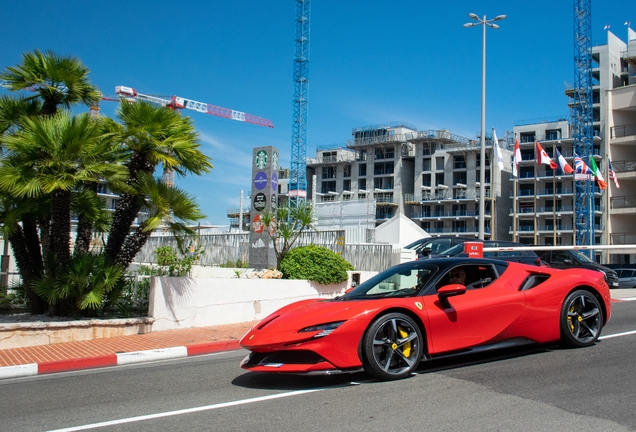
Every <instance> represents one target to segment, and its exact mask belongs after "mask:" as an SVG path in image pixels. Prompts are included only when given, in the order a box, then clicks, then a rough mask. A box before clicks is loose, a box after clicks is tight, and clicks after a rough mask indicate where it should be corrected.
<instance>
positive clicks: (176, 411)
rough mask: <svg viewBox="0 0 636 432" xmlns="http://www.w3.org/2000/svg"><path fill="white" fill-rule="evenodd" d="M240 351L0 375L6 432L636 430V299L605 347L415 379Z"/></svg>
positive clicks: (539, 353)
mask: <svg viewBox="0 0 636 432" xmlns="http://www.w3.org/2000/svg"><path fill="white" fill-rule="evenodd" d="M244 355H245V352H244V351H235V352H229V353H222V354H216V355H207V356H199V357H189V358H185V359H180V360H171V361H162V362H154V363H148V364H137V365H129V366H117V367H113V368H104V369H97V370H87V371H80V372H69V373H63V374H55V375H41V376H35V377H26V378H16V379H10V380H3V381H1V382H0V392H1V393H0V394H2V398H1V402H0V425H1V426H0V429H1V430H3V431H15V432H22V431H50V430H65V431H74V430H98V431H107V432H110V431H158V430H161V431H187V432H192V431H296V430H302V431H303V432H309V431H330V430H338V431H365V432H369V431H375V430H385V431H386V430H390V431H411V430H434V431H475V430H501V431H505V430H515V431H526V430H527V431H550V432H553V431H556V430H558V431H559V432H561V431H577V432H581V431H600V430H602V431H627V430H636V368H635V367H634V359H635V358H636V301H631V302H622V303H615V304H614V308H613V316H612V320H611V321H610V323H609V325H608V326H607V327H606V328H605V329H604V330H603V337H602V340H600V341H599V342H598V343H597V344H596V345H595V346H593V347H589V348H583V349H574V350H566V349H561V348H558V347H542V348H540V349H532V350H527V351H520V350H518V349H517V350H512V351H505V352H499V353H497V354H492V353H491V354H489V355H480V356H471V357H465V358H462V359H461V360H456V361H454V362H452V363H449V362H448V361H446V362H444V363H441V362H430V363H426V364H424V365H423V366H422V367H420V368H419V370H418V373H417V374H416V375H414V376H413V377H411V378H408V379H405V380H402V381H396V382H377V381H374V380H371V379H370V378H369V377H367V376H366V375H364V374H355V375H340V376H332V377H298V376H282V375H267V374H255V373H246V372H244V371H242V370H241V369H240V368H239V367H238V363H239V362H240V360H241V358H242V357H243V356H244Z"/></svg>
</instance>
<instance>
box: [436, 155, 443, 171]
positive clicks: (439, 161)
mask: <svg viewBox="0 0 636 432" xmlns="http://www.w3.org/2000/svg"><path fill="white" fill-rule="evenodd" d="M435 170H436V171H444V158H443V157H436V158H435Z"/></svg>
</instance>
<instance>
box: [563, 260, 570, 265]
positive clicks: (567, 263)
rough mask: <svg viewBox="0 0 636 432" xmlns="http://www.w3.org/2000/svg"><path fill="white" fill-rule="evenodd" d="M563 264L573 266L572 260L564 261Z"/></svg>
mask: <svg viewBox="0 0 636 432" xmlns="http://www.w3.org/2000/svg"><path fill="white" fill-rule="evenodd" d="M562 263H563V264H565V265H572V260H571V259H564V260H563V261H562Z"/></svg>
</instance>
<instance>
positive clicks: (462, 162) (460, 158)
mask: <svg viewBox="0 0 636 432" xmlns="http://www.w3.org/2000/svg"><path fill="white" fill-rule="evenodd" d="M464 168H466V157H465V156H464V155H456V156H453V169H464Z"/></svg>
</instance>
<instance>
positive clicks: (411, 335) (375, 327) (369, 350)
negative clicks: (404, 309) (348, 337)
mask: <svg viewBox="0 0 636 432" xmlns="http://www.w3.org/2000/svg"><path fill="white" fill-rule="evenodd" d="M423 344H424V341H423V338H422V331H421V330H420V328H419V327H418V325H417V324H416V323H415V321H413V319H411V318H410V317H409V316H407V315H404V314H402V313H389V314H386V315H382V316H380V317H379V318H378V319H376V320H375V321H374V322H373V323H372V324H371V325H370V326H369V328H368V329H367V332H366V333H365V335H364V338H363V340H362V356H363V365H364V369H365V371H366V372H367V373H369V374H371V375H373V376H374V377H376V378H379V379H382V380H395V379H401V378H404V377H406V376H408V375H410V374H411V373H412V372H413V371H414V370H415V369H416V368H417V366H418V365H419V363H420V360H421V358H422V353H423V350H424V346H423Z"/></svg>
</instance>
